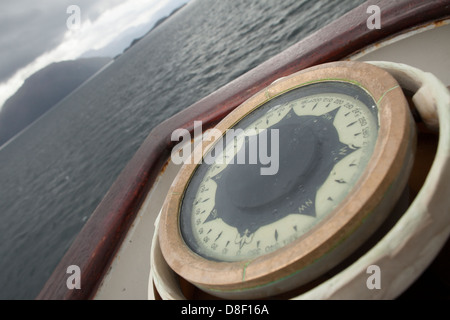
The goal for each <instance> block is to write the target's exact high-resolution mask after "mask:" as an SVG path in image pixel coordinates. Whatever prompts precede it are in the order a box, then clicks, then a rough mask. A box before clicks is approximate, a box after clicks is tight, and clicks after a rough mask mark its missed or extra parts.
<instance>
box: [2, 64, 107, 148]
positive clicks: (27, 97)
mask: <svg viewBox="0 0 450 320" xmlns="http://www.w3.org/2000/svg"><path fill="white" fill-rule="evenodd" d="M110 61H111V59H110V58H87V59H79V60H73V61H63V62H58V63H53V64H51V65H49V66H47V67H46V68H44V69H42V70H39V71H38V72H36V73H34V74H33V75H31V76H30V77H29V78H28V79H27V80H25V82H24V84H23V85H22V87H20V89H19V90H18V91H17V92H16V93H15V94H14V95H13V96H12V97H10V98H9V99H8V100H7V101H6V102H5V104H4V106H3V108H2V109H1V111H0V145H2V144H4V143H5V142H6V141H8V140H9V139H10V138H12V137H13V136H14V135H16V134H17V133H19V132H20V131H21V130H23V129H24V128H25V127H26V126H28V125H29V124H30V123H32V122H33V121H34V120H36V119H37V118H38V117H40V116H41V115H42V114H44V113H45V112H47V111H48V110H49V109H50V108H51V107H53V106H54V105H55V104H57V103H58V102H59V101H60V100H61V99H63V98H64V97H65V96H67V95H68V94H69V93H71V92H72V91H73V90H75V89H76V88H77V87H78V86H80V85H81V84H82V83H83V82H84V81H86V80H87V79H88V78H89V77H91V76H92V75H93V74H94V73H95V72H97V71H98V70H100V69H101V68H102V67H103V66H105V65H106V64H107V63H108V62H110Z"/></svg>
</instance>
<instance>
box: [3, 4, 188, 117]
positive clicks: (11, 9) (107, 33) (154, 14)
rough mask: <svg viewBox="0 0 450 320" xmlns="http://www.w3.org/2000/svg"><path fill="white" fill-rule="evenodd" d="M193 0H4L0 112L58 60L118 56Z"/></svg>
mask: <svg viewBox="0 0 450 320" xmlns="http://www.w3.org/2000/svg"><path fill="white" fill-rule="evenodd" d="M188 1H189V0H39V1H34V0H2V1H1V2H0V109H1V106H3V104H4V102H5V101H6V100H7V99H8V98H9V97H10V96H11V95H13V94H14V93H15V92H16V91H17V90H18V89H19V88H20V87H21V86H22V84H23V82H24V81H25V79H27V78H28V77H29V76H30V75H32V74H33V73H35V72H36V71H38V70H40V69H42V68H44V67H46V66H47V65H49V64H51V63H53V62H59V61H65V60H73V59H77V58H80V57H90V56H110V57H114V56H116V55H117V54H119V53H121V52H122V51H123V49H125V48H126V47H128V46H129V44H130V43H131V41H132V40H133V39H134V38H137V37H140V36H142V35H143V34H145V33H146V32H147V31H148V30H150V28H151V27H152V26H153V25H154V23H155V22H156V21H158V20H159V19H160V18H162V17H164V16H167V15H169V14H170V13H171V12H172V10H173V9H175V8H178V7H179V6H181V5H182V4H184V3H186V2H188Z"/></svg>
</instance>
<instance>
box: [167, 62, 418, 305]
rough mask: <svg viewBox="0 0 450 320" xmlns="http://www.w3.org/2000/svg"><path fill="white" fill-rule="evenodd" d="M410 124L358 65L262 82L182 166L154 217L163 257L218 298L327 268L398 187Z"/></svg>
mask: <svg viewBox="0 0 450 320" xmlns="http://www.w3.org/2000/svg"><path fill="white" fill-rule="evenodd" d="M411 123H412V117H411V114H410V112H409V109H408V104H407V102H406V99H405V97H404V95H403V93H402V90H401V89H400V88H399V86H398V83H397V82H396V81H395V80H394V79H393V78H392V76H391V75H389V74H388V73H387V72H385V71H383V70H381V69H379V68H377V67H374V66H371V65H368V64H365V63H356V62H335V63H330V64H324V65H321V66H316V67H313V68H310V69H308V70H304V71H301V72H298V73H296V74H292V75H290V76H288V77H285V78H283V79H281V80H280V81H277V82H275V83H273V84H272V85H270V86H269V87H267V88H266V89H265V90H263V91H261V92H259V93H257V94H255V95H254V96H253V97H251V98H250V99H248V100H247V101H245V102H244V103H243V104H242V105H240V106H239V107H237V108H236V109H235V110H234V111H233V112H231V113H230V114H229V115H228V116H227V117H225V118H224V119H223V120H222V121H221V122H220V123H219V124H218V125H217V126H216V129H217V131H216V132H215V133H214V132H213V133H211V134H205V137H206V138H205V140H204V141H203V142H202V144H200V145H199V147H198V148H197V149H196V150H195V151H194V158H196V159H199V158H202V160H203V161H202V162H201V163H189V164H185V165H184V166H183V167H182V168H181V170H180V173H179V174H178V176H177V179H176V180H175V181H174V183H173V185H172V186H171V189H170V191H169V193H168V196H167V198H166V201H165V204H164V206H163V209H162V213H161V220H160V222H159V242H160V246H161V252H162V253H163V256H164V259H165V260H166V261H167V264H168V265H169V266H170V267H171V268H172V270H174V271H175V273H177V274H179V275H180V276H181V277H183V278H184V279H186V280H187V281H188V282H190V283H192V284H194V285H195V286H197V287H199V288H200V289H201V290H204V291H206V292H208V293H210V294H213V295H216V296H219V297H224V298H260V297H268V296H272V295H275V294H279V293H282V292H287V291H289V290H291V289H294V288H298V287H299V286H303V285H305V284H307V283H310V282H311V281H313V280H317V279H318V277H319V276H321V275H324V274H326V273H327V272H332V268H334V267H336V266H338V265H339V264H340V263H343V262H344V261H345V259H346V258H348V257H350V255H351V254H352V253H355V252H356V250H357V249H358V248H359V247H360V246H361V245H362V244H363V243H364V242H365V241H367V240H368V239H369V237H370V236H371V235H373V234H374V233H375V232H376V231H377V228H379V227H380V226H381V224H382V223H383V221H385V219H386V217H387V216H388V215H389V213H390V211H391V210H392V208H393V207H394V205H395V203H396V202H397V200H398V199H399V197H400V194H401V192H402V191H403V190H404V188H405V185H406V182H407V179H408V175H409V172H410V170H411V166H412V162H413V159H414V127H413V126H412V125H411ZM199 155H201V156H202V157H199ZM196 156H197V157H196Z"/></svg>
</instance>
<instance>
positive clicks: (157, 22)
mask: <svg viewBox="0 0 450 320" xmlns="http://www.w3.org/2000/svg"><path fill="white" fill-rule="evenodd" d="M184 6H186V4H183V5H182V6H180V7H178V8H176V9H175V10H173V11H172V12H171V13H170V14H169V15H168V16H166V17H162V18H161V19H159V20H158V21H156V23H155V25H154V26H153V27H152V28H151V29H150V30H149V31H148V32H147V33H146V34H144V35H143V36H142V37H139V38H135V39H133V41H131V43H130V45H129V46H128V47H127V48H125V50H123V52H126V51H127V50H128V49H130V48H131V47H132V46H134V45H135V44H136V43H138V42H139V41H141V40H142V39H143V38H144V37H145V36H147V35H148V34H149V33H150V32H152V31H153V30H155V29H156V28H157V27H159V26H160V25H161V24H162V23H163V22H164V21H166V20H167V19H169V18H170V17H172V16H173V15H174V14H175V13H177V12H178V11H179V10H180V9H182V8H183V7H184ZM119 56H120V55H119ZM119 56H117V57H115V58H118V57H119Z"/></svg>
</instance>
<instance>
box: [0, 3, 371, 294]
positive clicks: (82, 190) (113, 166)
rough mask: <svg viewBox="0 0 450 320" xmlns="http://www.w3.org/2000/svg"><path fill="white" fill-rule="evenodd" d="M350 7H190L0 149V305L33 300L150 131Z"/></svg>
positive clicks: (209, 5)
mask: <svg viewBox="0 0 450 320" xmlns="http://www.w3.org/2000/svg"><path fill="white" fill-rule="evenodd" d="M362 2H363V1H362V0H343V1H335V0H326V1H305V0H282V1H279V0H245V1H236V0H196V1H194V0H192V1H191V2H190V4H189V5H188V6H186V7H185V8H184V9H182V10H181V11H179V12H178V13H177V14H176V15H175V16H173V17H172V18H171V19H169V20H167V21H166V22H165V23H164V24H163V25H161V26H160V27H158V28H157V29H155V30H154V31H153V32H152V33H151V34H150V35H149V36H147V37H146V38H145V39H143V40H142V41H140V42H139V43H138V44H137V45H135V46H134V47H133V48H132V49H130V50H129V51H127V53H126V54H124V55H122V56H121V57H120V58H119V59H117V60H116V61H115V62H114V63H113V64H111V65H110V66H109V67H108V68H106V69H105V70H104V71H103V72H101V73H100V74H98V75H97V76H96V77H95V78H93V79H92V80H91V81H89V82H88V83H86V84H85V85H84V86H82V87H81V88H79V89H78V90H77V91H76V92H74V93H73V94H72V95H70V96H69V97H68V98H67V99H65V100H64V101H62V102H61V103H60V104H59V105H58V106H56V107H55V108H53V109H52V110H51V111H49V112H48V113H47V114H46V115H45V116H44V117H42V118H40V119H39V120H38V121H37V122H35V123H34V124H33V125H32V126H31V127H30V128H29V129H28V130H26V131H25V132H24V133H22V134H21V135H20V136H18V137H17V138H16V139H15V140H14V141H12V142H11V143H10V144H8V145H7V146H6V147H4V148H2V149H0V299H33V298H35V297H36V295H37V294H38V293H39V291H40V289H41V288H42V286H43V285H44V283H45V281H46V280H47V278H48V277H49V276H50V274H51V273H52V271H53V269H54V268H55V266H56V265H57V263H58V261H59V260H60V259H61V257H62V256H63V255H64V253H65V251H66V250H67V249H68V247H69V246H70V244H71V243H72V241H73V239H74V238H75V236H76V235H77V233H78V232H79V231H80V230H81V228H82V227H83V225H84V223H85V222H86V220H87V219H88V218H89V216H90V214H91V213H92V211H93V210H94V209H95V207H96V206H97V204H98V203H99V202H100V200H101V199H102V197H103V195H104V194H105V193H106V192H107V190H108V189H109V187H110V186H111V184H112V183H113V181H114V180H115V178H116V177H117V176H118V174H119V173H120V171H121V170H122V169H123V168H124V166H125V165H126V163H127V162H128V161H129V160H130V159H131V157H132V156H133V154H134V153H135V151H136V150H137V149H138V148H139V146H140V144H141V143H142V142H143V140H144V139H145V137H146V136H147V135H148V134H149V133H150V131H151V130H152V128H154V127H155V126H156V125H158V124H159V123H160V122H161V121H163V120H164V119H167V118H168V117H170V116H172V115H174V114H175V113H177V112H178V111H180V110H182V109H184V108H186V107H188V106H189V105H191V104H192V103H194V102H196V101H197V100H199V99H201V98H203V97H204V96H206V95H208V94H209V93H211V92H213V91H214V90H216V89H218V88H219V87H221V86H222V85H224V84H226V83H228V82H229V81H231V80H233V79H235V78H236V77H238V76H240V75H241V74H243V73H245V72H246V71H248V70H250V69H251V68H253V67H255V66H257V65H258V64H260V63H262V62H264V61H265V60H267V59H268V58H270V57H272V56H273V55H275V54H277V53H279V52H281V51H282V50H284V49H286V48H287V47H289V46H290V45H292V44H294V43H296V42H298V41H299V40H301V39H303V38H304V37H305V36H307V35H309V34H311V33H312V32H313V31H315V30H317V29H319V28H321V27H323V26H325V25H326V24H328V23H330V22H331V21H333V20H334V19H335V18H337V17H339V16H341V15H343V14H344V13H346V12H347V11H349V10H350V9H352V8H354V7H356V6H357V5H359V4H361V3H362Z"/></svg>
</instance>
